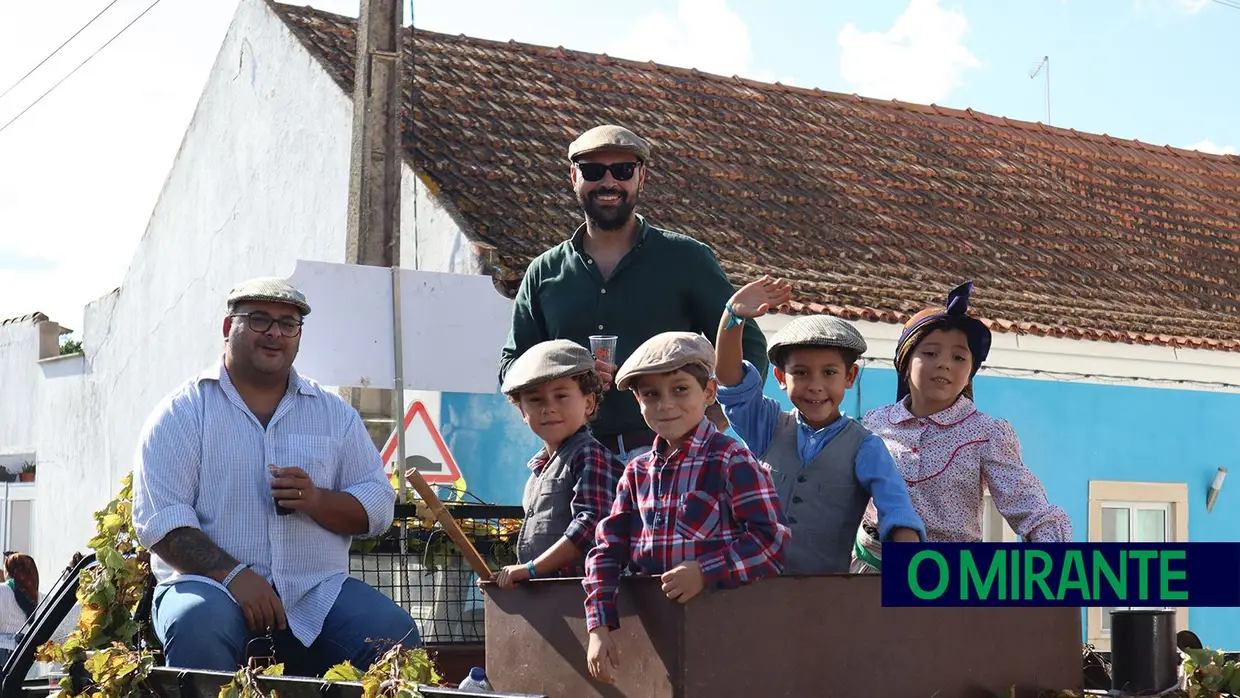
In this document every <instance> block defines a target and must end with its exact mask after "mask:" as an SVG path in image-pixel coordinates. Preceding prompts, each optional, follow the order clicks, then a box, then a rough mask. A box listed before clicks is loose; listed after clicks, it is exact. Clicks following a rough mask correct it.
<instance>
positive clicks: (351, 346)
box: [288, 260, 512, 393]
mask: <svg viewBox="0 0 1240 698" xmlns="http://www.w3.org/2000/svg"><path fill="white" fill-rule="evenodd" d="M400 274H401V276H400V291H401V294H400V295H401V299H400V302H401V334H402V338H401V341H402V345H403V348H404V351H403V352H402V353H403V355H404V374H405V380H404V383H405V388H408V389H412V390H428V391H435V392H453V393H494V392H496V391H498V390H499V357H500V351H501V350H502V349H503V348H504V342H505V341H506V340H507V338H508V327H509V324H510V322H511V318H512V301H510V300H508V299H507V298H505V297H504V296H503V295H501V294H500V292H499V291H497V290H496V289H495V286H494V284H493V283H492V281H491V278H490V277H487V276H477V275H469V274H444V273H440V272H428V271H416V270H413V269H402V270H401V271H400ZM288 281H289V283H291V284H292V285H293V286H295V287H296V288H297V289H298V290H300V291H301V292H302V293H304V294H306V300H307V301H309V303H310V309H311V310H310V315H309V316H307V317H306V324H305V327H304V328H303V329H302V338H301V350H300V352H299V353H298V355H297V361H296V366H297V371H298V372H299V373H302V374H303V375H305V376H307V377H309V378H313V379H314V380H316V381H318V382H319V383H322V384H323V385H331V386H337V387H355V388H356V387H360V388H392V387H394V386H395V381H396V366H395V362H394V358H393V357H394V356H395V355H394V353H393V351H394V346H395V342H394V336H393V329H392V324H393V323H392V270H391V269H390V268H388V267H371V266H363V265H356V264H338V263H332V262H313V261H307V260H298V261H297V266H296V268H295V269H294V270H293V274H292V276H290V277H289V278H288Z"/></svg>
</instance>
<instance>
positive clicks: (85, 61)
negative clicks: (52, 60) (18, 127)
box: [0, 0, 162, 133]
mask: <svg viewBox="0 0 1240 698" xmlns="http://www.w3.org/2000/svg"><path fill="white" fill-rule="evenodd" d="M161 1H162V0H155V2H153V3H151V4H150V5H148V6H147V8H146V9H145V10H143V11H142V14H140V15H138V16H137V17H134V18H133V19H132V20H130V22H129V24H126V25H125V26H123V27H121V30H120V31H118V32H116V34H114V35H113V36H112V38H111V39H108V41H107V43H105V44H104V45H103V46H100V47H99V48H97V49H95V52H94V53H92V54H90V55H89V56H87V57H86V60H84V61H82V62H81V63H78V65H77V67H76V68H74V69H73V70H70V71H69V74H68V75H66V76H64V77H63V78H61V79H60V80H58V81H57V82H56V84H55V85H52V86H51V87H50V88H48V90H47V92H44V93H43V94H41V95H39V98H38V99H36V100H35V101H33V102H31V103H30V105H29V106H27V107H26V108H25V109H23V110H21V111H20V112H18V113H17V116H15V117H13V118H12V119H9V122H8V123H7V124H5V125H3V126H0V133H3V132H4V130H5V129H6V128H8V127H10V126H12V125H13V122H15V121H17V120H18V119H20V118H22V115H23V114H25V113H26V112H28V111H30V110H31V109H32V108H34V105H36V104H38V103H39V102H42V101H43V98H44V97H46V96H48V95H49V94H51V93H52V91H53V90H55V89H56V88H57V87H60V85H61V83H63V82H64V81H65V80H68V79H69V78H71V77H73V74H74V73H76V72H77V71H79V70H81V68H82V66H84V65H86V64H87V63H89V62H90V60H91V59H92V58H94V57H95V56H98V55H99V52H100V51H102V50H104V49H105V48H107V47H108V45H109V44H111V43H112V42H113V41H116V39H117V37H119V36H120V35H121V34H124V33H125V31H126V30H127V29H129V28H130V27H132V26H133V25H134V22H137V21H138V20H140V19H142V17H143V16H144V15H145V14H146V13H147V12H150V11H151V9H152V8H154V7H155V6H156V5H158V4H159V3H160V2H161Z"/></svg>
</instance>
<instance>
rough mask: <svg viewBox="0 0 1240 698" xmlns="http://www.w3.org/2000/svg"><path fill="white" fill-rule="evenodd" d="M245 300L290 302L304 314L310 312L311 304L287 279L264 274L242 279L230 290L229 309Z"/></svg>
mask: <svg viewBox="0 0 1240 698" xmlns="http://www.w3.org/2000/svg"><path fill="white" fill-rule="evenodd" d="M243 301H266V302H269V303H288V304H289V305H293V306H297V309H298V310H300V311H301V314H302V316H306V315H309V314H310V304H309V303H307V302H306V296H305V295H304V294H302V292H301V291H298V290H297V289H295V288H293V287H292V286H290V285H289V283H288V282H287V281H285V280H284V279H281V278H279V277H276V276H264V277H260V278H257V279H250V280H249V281H242V282H241V283H239V284H237V285H236V286H233V289H232V290H231V291H229V292H228V309H229V310H232V308H233V307H234V306H236V305H237V304H238V303H241V302H243Z"/></svg>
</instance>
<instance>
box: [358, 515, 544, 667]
mask: <svg viewBox="0 0 1240 698" xmlns="http://www.w3.org/2000/svg"><path fill="white" fill-rule="evenodd" d="M444 506H445V507H446V508H447V509H448V511H449V512H450V513H451V514H452V517H453V518H454V519H456V521H457V523H459V524H460V525H461V529H462V530H464V531H465V534H466V535H467V536H469V538H470V540H472V541H473V544H474V547H475V548H477V549H478V554H479V555H481V556H482V559H483V560H485V561H486V563H487V566H488V567H489V568H490V569H491V570H492V571H495V570H497V569H499V568H500V567H503V566H504V565H511V564H515V563H516V561H517V554H516V542H517V532H518V531H519V530H520V527H521V522H522V520H523V517H524V515H525V512H524V510H523V509H522V508H521V507H519V506H497V505H493V504H452V503H447V502H445V503H444ZM401 522H404V524H405V530H404V536H403V537H404V542H405V551H404V554H403V555H402V553H401V545H400V544H401V538H402V536H401V527H400V524H401ZM349 571H350V573H351V574H352V575H353V576H354V577H357V578H358V579H361V580H362V581H364V582H366V583H367V584H370V585H371V586H373V587H375V588H376V589H378V590H379V591H381V592H383V593H384V594H387V595H388V597H389V598H391V599H392V600H393V601H395V602H396V603H397V604H399V605H401V606H402V607H403V608H404V609H405V610H406V611H408V612H409V615H411V616H413V619H414V620H415V621H417V623H418V630H419V632H420V633H421V635H422V642H423V643H424V644H426V645H456V644H473V643H480V642H482V641H483V638H484V630H483V628H484V624H483V616H482V614H483V606H484V604H483V599H482V592H481V591H480V590H479V589H478V583H477V582H478V577H477V575H475V574H474V572H473V570H471V569H470V568H469V565H468V564H467V563H466V562H465V559H464V557H463V556H462V555H461V552H460V550H458V549H457V547H456V544H455V543H453V542H452V540H451V539H449V538H448V534H447V533H445V532H444V530H443V528H442V527H440V526H439V524H438V523H437V522H435V521H433V520H432V521H429V522H428V521H426V520H424V519H421V518H418V516H417V513H416V511H415V507H414V505H412V504H398V505H397V506H396V522H395V523H394V524H393V525H392V529H391V530H390V531H389V532H388V533H387V534H385V535H384V536H382V537H381V538H379V539H376V540H369V541H360V540H359V541H356V542H355V543H354V547H353V553H352V554H351V555H350V562H349Z"/></svg>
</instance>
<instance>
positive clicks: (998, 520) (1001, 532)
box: [982, 487, 1020, 543]
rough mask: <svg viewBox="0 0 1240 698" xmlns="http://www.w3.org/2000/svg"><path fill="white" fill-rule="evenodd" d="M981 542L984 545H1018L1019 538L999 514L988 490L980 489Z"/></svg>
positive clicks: (986, 488) (985, 488)
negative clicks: (984, 543)
mask: <svg viewBox="0 0 1240 698" xmlns="http://www.w3.org/2000/svg"><path fill="white" fill-rule="evenodd" d="M982 541H983V542H986V543H1019V542H1020V536H1018V535H1016V531H1013V530H1012V527H1011V525H1009V524H1008V522H1007V519H1005V518H1003V514H1001V513H999V508H998V507H996V506H995V499H994V497H992V496H991V495H990V488H989V487H983V488H982Z"/></svg>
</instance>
